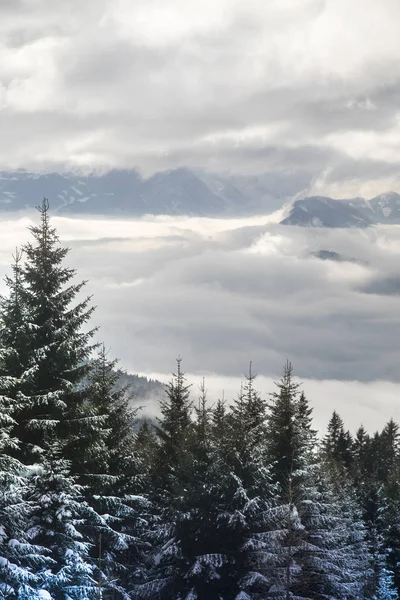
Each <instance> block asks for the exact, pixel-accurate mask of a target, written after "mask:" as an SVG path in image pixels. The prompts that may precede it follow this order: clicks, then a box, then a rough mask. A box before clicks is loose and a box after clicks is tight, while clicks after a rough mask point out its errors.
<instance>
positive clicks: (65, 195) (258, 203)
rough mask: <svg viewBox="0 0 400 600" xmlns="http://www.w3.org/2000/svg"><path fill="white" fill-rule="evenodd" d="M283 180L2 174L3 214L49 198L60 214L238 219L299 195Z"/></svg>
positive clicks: (127, 173)
mask: <svg viewBox="0 0 400 600" xmlns="http://www.w3.org/2000/svg"><path fill="white" fill-rule="evenodd" d="M287 179H288V180H287V181H285V176H284V174H282V175H280V176H277V175H276V174H268V173H267V174H264V175H257V176H256V175H254V176H244V175H243V176H231V175H218V174H213V173H207V172H204V171H199V170H191V169H188V168H186V167H182V168H179V169H174V170H168V171H160V172H158V173H155V174H153V175H152V176H150V177H147V178H145V177H143V176H142V175H141V174H140V173H139V172H138V171H136V170H134V169H113V170H110V171H107V172H105V173H92V174H85V175H84V174H80V173H56V172H55V173H30V172H28V171H23V170H17V171H1V172H0V211H2V212H5V211H7V212H8V211H19V210H26V209H30V208H33V207H34V206H35V205H37V204H38V202H40V200H41V198H42V197H43V196H44V197H46V198H48V199H49V200H50V203H51V206H52V210H53V211H54V212H56V213H59V214H63V215H64V214H65V215H69V214H91V215H96V214H101V215H121V214H123V215H134V216H142V215H145V214H154V215H160V214H166V215H196V216H220V215H226V216H235V215H246V214H255V213H272V212H274V211H275V210H277V209H278V208H280V207H281V206H282V204H283V203H284V202H287V201H288V199H290V198H292V197H293V196H294V195H295V193H297V192H298V190H299V187H298V186H299V181H298V180H297V179H296V177H294V176H293V177H292V178H290V176H289V177H288V178H287Z"/></svg>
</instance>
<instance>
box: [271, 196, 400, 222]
mask: <svg viewBox="0 0 400 600" xmlns="http://www.w3.org/2000/svg"><path fill="white" fill-rule="evenodd" d="M380 223H385V224H393V225H394V224H400V195H399V194H397V193H396V192H389V193H386V194H380V195H379V196H376V197H375V198H372V199H371V200H365V199H364V198H352V199H349V200H334V199H333V198H328V197H325V196H312V197H310V198H304V199H302V200H296V201H295V202H294V203H293V204H292V205H291V206H290V208H289V210H288V214H287V216H286V217H285V218H284V219H283V220H282V221H281V224H282V225H300V226H303V227H369V226H371V225H377V224H380Z"/></svg>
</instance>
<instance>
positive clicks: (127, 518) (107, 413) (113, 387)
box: [80, 345, 149, 595]
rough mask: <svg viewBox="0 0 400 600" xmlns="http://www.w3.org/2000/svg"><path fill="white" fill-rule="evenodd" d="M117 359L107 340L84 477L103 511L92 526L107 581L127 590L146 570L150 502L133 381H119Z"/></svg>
mask: <svg viewBox="0 0 400 600" xmlns="http://www.w3.org/2000/svg"><path fill="white" fill-rule="evenodd" d="M116 365H117V361H116V360H109V359H108V358H107V352H106V350H105V347H104V345H102V346H101V348H100V350H99V353H98V356H97V359H96V360H95V361H93V363H92V371H91V374H90V378H89V384H88V386H87V399H86V402H87V411H88V413H89V414H90V415H91V416H94V417H98V419H96V420H94V423H95V424H96V427H94V428H93V431H92V433H93V435H92V438H91V439H86V440H85V444H86V450H85V451H84V452H83V456H84V459H83V461H82V471H81V473H82V474H81V476H80V480H81V482H83V483H84V484H85V495H86V498H87V500H88V502H89V503H90V505H91V506H92V507H93V508H94V509H95V510H96V513H97V514H99V515H101V519H97V520H94V521H93V522H92V523H91V525H92V526H91V527H89V528H87V531H86V533H87V535H88V537H89V539H90V540H91V542H92V547H93V551H92V557H93V559H95V561H96V565H97V570H98V571H99V573H101V576H100V577H101V581H102V582H103V583H102V584H103V585H104V586H108V587H111V588H113V589H114V591H115V593H117V592H118V594H119V595H121V594H123V588H124V586H125V588H126V589H128V588H129V586H131V585H133V583H134V582H135V581H136V579H137V577H138V572H139V571H140V566H141V562H142V555H143V551H144V548H145V547H146V543H145V542H144V535H145V533H146V526H147V522H146V518H147V516H148V513H149V503H148V501H147V500H146V499H145V498H144V497H142V496H141V493H142V492H143V490H144V468H142V466H141V461H140V457H139V456H138V455H137V454H136V452H135V444H136V439H135V431H134V425H135V421H136V413H137V410H134V409H132V408H131V407H130V400H131V397H130V395H129V389H128V387H127V386H124V387H120V386H119V383H118V382H119V379H120V376H121V371H120V370H118V369H117V368H116ZM99 422H100V423H101V425H102V427H101V428H99V427H98V424H99ZM104 524H106V525H107V526H106V527H105V526H104ZM116 582H118V584H117V583H116Z"/></svg>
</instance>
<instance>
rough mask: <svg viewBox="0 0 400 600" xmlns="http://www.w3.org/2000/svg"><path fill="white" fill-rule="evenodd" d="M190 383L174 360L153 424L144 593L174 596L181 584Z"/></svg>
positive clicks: (179, 362) (139, 589)
mask: <svg viewBox="0 0 400 600" xmlns="http://www.w3.org/2000/svg"><path fill="white" fill-rule="evenodd" d="M190 387H191V386H190V385H188V384H187V382H186V378H185V374H184V372H183V370H182V360H181V359H180V358H178V359H177V372H176V373H173V375H172V378H171V380H170V382H169V383H168V384H167V386H166V390H165V399H163V400H162V401H161V403H160V408H161V415H162V417H161V418H160V419H158V424H157V425H156V426H155V432H156V436H157V447H156V448H155V449H154V453H153V465H152V468H151V474H150V482H151V498H150V499H151V501H152V503H153V511H154V512H153V517H154V521H155V526H154V529H153V532H152V534H151V536H150V537H149V539H150V540H151V543H152V544H153V545H154V551H153V553H152V556H151V560H150V564H149V568H148V572H147V577H146V581H145V582H144V583H143V585H139V586H137V587H135V593H136V594H137V595H138V596H139V597H143V598H157V599H158V598H160V599H163V598H166V599H167V598H168V599H171V600H172V599H178V598H179V597H180V596H179V593H180V592H179V590H180V589H181V588H182V587H185V585H186V583H185V582H184V580H183V574H182V569H184V566H185V565H184V559H183V557H182V552H181V547H180V539H179V533H178V525H177V524H178V523H179V522H181V520H182V518H183V513H184V511H185V494H186V486H187V485H188V484H189V481H188V476H190V475H189V474H190V467H189V465H190V464H191V461H192V457H191V456H190V453H189V437H190V435H191V434H192V433H193V420H192V412H193V404H192V401H191V398H190Z"/></svg>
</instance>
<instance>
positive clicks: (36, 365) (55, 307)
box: [13, 200, 94, 471]
mask: <svg viewBox="0 0 400 600" xmlns="http://www.w3.org/2000/svg"><path fill="white" fill-rule="evenodd" d="M38 210H39V214H40V217H41V223H40V225H37V226H36V225H35V226H32V227H31V228H30V231H31V233H32V236H33V242H28V243H27V244H25V246H24V247H23V252H24V256H25V262H24V265H23V266H22V267H21V270H20V280H21V283H22V285H20V287H19V296H20V302H21V306H22V311H23V315H24V320H23V322H22V325H23V335H24V339H25V342H26V346H25V350H24V353H23V356H22V358H23V360H22V364H21V367H22V370H23V372H22V374H21V377H20V382H19V384H18V390H17V393H16V394H15V398H14V401H15V404H14V410H13V417H14V419H15V421H16V422H17V428H16V437H17V438H18V439H19V440H20V442H21V445H20V449H19V452H18V453H17V456H18V458H20V459H21V460H22V461H23V462H28V463H29V462H32V461H34V460H40V456H41V454H42V453H43V451H44V447H45V445H46V439H47V438H48V437H51V436H55V437H57V439H58V440H59V441H60V443H61V444H62V446H63V454H64V457H65V458H67V459H68V460H70V461H71V465H72V467H71V468H72V470H73V471H74V470H75V469H76V468H77V466H78V465H79V463H80V461H81V458H82V457H81V455H80V453H79V443H78V442H79V440H80V439H82V438H83V437H85V435H86V434H87V430H88V428H89V429H90V428H91V427H92V426H93V425H92V423H91V419H90V417H89V416H88V415H86V413H85V402H84V400H85V390H84V387H83V386H82V381H83V378H84V376H85V375H87V374H88V372H89V370H90V365H89V363H88V358H89V356H90V353H91V351H92V347H91V346H90V344H89V341H90V339H91V337H92V335H93V333H94V331H93V330H89V331H86V332H84V331H83V326H85V325H86V323H87V322H88V321H89V319H90V316H91V314H92V311H93V308H90V307H89V303H90V298H86V299H83V300H81V301H78V302H77V303H75V304H74V300H75V299H76V297H77V295H78V294H79V293H80V292H81V290H82V288H83V286H84V284H85V282H82V283H79V284H74V283H73V282H72V279H73V277H74V275H75V271H74V270H73V269H71V268H68V267H65V266H64V265H63V262H64V259H65V257H66V255H67V254H68V249H67V248H63V247H61V246H60V245H59V241H58V237H57V233H56V230H55V229H54V228H53V227H52V226H51V224H50V218H49V204H48V201H47V200H43V202H42V205H41V206H40V207H39V208H38Z"/></svg>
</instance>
